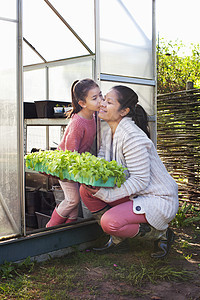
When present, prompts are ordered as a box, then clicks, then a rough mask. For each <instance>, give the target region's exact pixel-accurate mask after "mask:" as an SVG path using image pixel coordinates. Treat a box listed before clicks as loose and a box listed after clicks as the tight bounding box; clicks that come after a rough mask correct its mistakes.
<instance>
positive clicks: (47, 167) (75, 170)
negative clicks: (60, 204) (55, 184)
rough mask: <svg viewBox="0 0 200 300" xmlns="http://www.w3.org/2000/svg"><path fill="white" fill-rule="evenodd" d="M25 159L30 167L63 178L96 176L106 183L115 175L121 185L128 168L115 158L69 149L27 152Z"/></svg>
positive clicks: (117, 182) (78, 178)
mask: <svg viewBox="0 0 200 300" xmlns="http://www.w3.org/2000/svg"><path fill="white" fill-rule="evenodd" d="M25 159H26V166H27V167H28V168H31V169H33V170H36V171H43V172H44V173H46V174H51V175H54V176H58V177H59V178H60V179H61V180H63V179H64V178H67V179H71V180H74V181H78V182H81V181H80V179H82V178H84V179H85V180H86V179H90V178H94V179H95V181H98V180H99V179H102V181H103V182H104V183H106V182H107V181H108V180H109V178H110V177H114V178H115V179H114V183H115V184H117V186H118V187H120V186H121V184H122V183H123V182H124V181H125V178H126V177H125V173H124V171H125V170H126V168H124V167H123V166H122V165H121V164H120V165H119V164H117V162H116V161H114V160H112V161H110V162H108V161H106V160H105V159H104V158H99V157H96V156H94V155H92V154H90V153H89V152H85V153H82V154H80V153H78V152H76V151H74V152H71V151H69V150H66V151H61V150H54V151H39V152H33V153H30V154H27V155H26V156H25ZM64 172H65V173H66V172H67V177H64ZM68 175H69V176H68ZM70 175H71V176H70ZM81 183H83V182H81ZM84 183H86V182H84ZM86 184H87V183H86Z"/></svg>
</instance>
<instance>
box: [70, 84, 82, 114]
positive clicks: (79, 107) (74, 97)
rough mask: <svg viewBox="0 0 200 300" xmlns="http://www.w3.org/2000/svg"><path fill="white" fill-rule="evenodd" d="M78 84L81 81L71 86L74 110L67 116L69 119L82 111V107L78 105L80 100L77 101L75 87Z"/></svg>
mask: <svg viewBox="0 0 200 300" xmlns="http://www.w3.org/2000/svg"><path fill="white" fill-rule="evenodd" d="M78 82H79V80H75V81H74V82H73V83H72V86H71V98H72V110H71V111H70V112H69V114H68V115H67V116H68V118H71V117H72V116H73V115H74V114H77V113H78V112H79V111H81V109H82V107H81V106H80V105H79V104H78V101H79V100H78V99H77V96H76V92H75V87H76V84H77V83H78Z"/></svg>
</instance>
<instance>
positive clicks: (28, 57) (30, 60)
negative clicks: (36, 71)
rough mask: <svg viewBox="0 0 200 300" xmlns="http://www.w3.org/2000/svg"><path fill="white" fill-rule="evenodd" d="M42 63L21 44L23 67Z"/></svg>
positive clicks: (30, 50)
mask: <svg viewBox="0 0 200 300" xmlns="http://www.w3.org/2000/svg"><path fill="white" fill-rule="evenodd" d="M43 62H44V61H43V60H42V59H41V58H40V57H39V56H38V55H37V54H36V53H35V52H34V51H33V50H32V49H31V48H30V47H29V46H28V45H27V43H25V42H23V66H26V65H32V64H38V63H43Z"/></svg>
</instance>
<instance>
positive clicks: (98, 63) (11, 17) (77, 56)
mask: <svg viewBox="0 0 200 300" xmlns="http://www.w3.org/2000/svg"><path fill="white" fill-rule="evenodd" d="M0 28H1V41H2V43H1V44H2V47H1V58H0V60H1V63H0V86H1V95H0V107H1V110H0V116H1V117H0V140H1V145H0V172H1V176H0V263H3V262H4V261H5V260H7V261H19V260H22V259H25V258H26V257H28V256H30V257H41V256H42V255H46V254H49V253H51V254H55V255H56V253H65V251H68V250H69V248H70V247H72V246H74V245H79V246H80V247H83V248H84V247H87V245H88V243H92V242H93V241H94V240H96V239H97V238H98V236H99V234H101V229H100V227H99V226H98V224H97V222H96V221H95V220H94V219H93V218H92V215H91V214H90V212H89V211H88V210H87V209H86V207H84V205H83V204H82V205H81V207H80V208H79V221H78V222H76V223H75V224H74V225H65V226H64V225H62V226H56V227H55V228H45V223H43V222H45V216H46V215H47V216H48V214H47V213H46V211H47V210H49V211H50V210H51V209H52V207H53V206H54V205H55V199H56V196H55V194H56V193H55V190H56V188H55V187H56V186H57V179H56V178H52V177H47V176H45V175H43V174H41V173H38V172H35V171H31V170H28V169H27V168H26V166H25V161H24V156H25V155H26V154H27V153H30V152H31V151H33V149H34V150H35V149H36V150H38V149H42V150H45V149H49V150H53V149H56V145H57V144H58V143H59V141H60V138H61V136H62V134H63V132H64V130H65V128H66V126H67V124H68V120H67V119H66V118H65V117H62V116H59V117H56V115H55V114H54V113H53V106H56V105H57V104H60V105H63V106H70V105H71V95H70V88H71V85H72V83H73V82H74V81H75V80H77V79H83V78H92V79H94V80H95V81H96V82H97V83H98V84H99V86H100V88H101V90H102V93H103V94H105V93H106V92H107V91H108V90H109V89H110V88H111V87H112V86H114V85H116V84H122V85H127V86H130V87H131V88H133V89H134V90H135V91H136V93H137V94H138V96H139V103H141V104H142V106H143V107H144V108H145V110H146V111H147V113H148V116H149V126H150V131H151V139H152V140H153V141H154V143H155V144H156V67H155V66H156V55H155V53H156V41H155V0H152V1H149V0H109V1H106V0H84V1H82V0H73V1H64V0H57V1H55V0H50V1H48V0H34V1H33V0H26V1H23V0H9V1H8V0H7V1H6V0H4V1H1V3H0ZM49 105H50V106H51V107H50V108H49ZM41 107H42V109H43V111H42V112H41V111H39V108H41ZM48 109H50V110H48ZM98 126H100V127H102V126H103V124H102V122H98ZM99 132H101V131H100V130H97V138H96V145H95V147H94V153H95V154H96V152H97V151H98V147H99V140H100V133H99ZM42 217H43V218H42Z"/></svg>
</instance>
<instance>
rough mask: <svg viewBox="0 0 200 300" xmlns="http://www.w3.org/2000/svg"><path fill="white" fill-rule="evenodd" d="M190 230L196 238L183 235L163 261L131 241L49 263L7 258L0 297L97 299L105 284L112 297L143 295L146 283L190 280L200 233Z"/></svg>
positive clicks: (0, 270) (0, 273) (147, 247)
mask: <svg viewBox="0 0 200 300" xmlns="http://www.w3.org/2000/svg"><path fill="white" fill-rule="evenodd" d="M192 233H193V236H192V237H191V236H189V235H188V234H186V235H185V237H184V240H183V239H182V236H181V235H180V237H179V238H178V239H177V240H176V242H175V245H174V246H173V247H172V249H171V254H170V256H169V257H168V258H167V259H164V260H153V259H151V258H150V253H151V250H152V245H151V243H150V242H143V243H140V244H138V242H137V241H135V240H134V239H132V240H128V241H127V242H126V243H124V244H123V245H122V246H121V247H119V249H118V250H116V251H115V252H113V253H107V254H101V255H99V254H96V253H94V252H92V251H78V250H76V248H75V251H74V252H73V253H71V254H68V255H67V256H64V257H61V258H54V259H53V258H50V259H49V260H48V261H46V262H40V263H37V262H32V261H31V260H30V258H27V260H25V261H24V262H23V263H21V264H14V263H8V262H5V263H4V264H3V265H1V266H0V299H6V300H7V299H34V300H35V299H45V300H48V299H49V300H51V299H56V300H57V299H58V300H59V299H70V300H72V299H82V298H83V299H94V298H95V297H98V296H99V297H102V289H103V288H105V289H106V291H107V294H109V295H110V299H112V295H116V294H117V295H121V296H129V297H132V298H133V299H134V297H141V299H142V296H144V295H149V293H150V291H148V290H147V289H145V288H143V287H145V286H146V285H147V284H157V283H158V282H163V281H173V283H175V282H186V284H189V282H192V280H193V276H195V274H194V273H193V271H191V270H189V271H188V270H187V269H186V270H185V269H184V268H183V266H182V263H183V260H184V261H186V260H187V262H188V260H189V259H190V258H191V253H194V251H196V250H198V247H197V248H195V249H194V246H192V245H193V244H191V245H190V246H189V247H188V243H189V242H190V241H191V239H193V240H194V241H195V240H196V239H197V237H199V233H198V232H196V231H195V232H194V231H192ZM194 235H195V236H194ZM181 241H183V242H181ZM194 245H197V243H194ZM192 258H193V257H192ZM174 262H176V264H174ZM197 269H198V265H197ZM83 295H85V298H84V297H83ZM89 297H91V298H89Z"/></svg>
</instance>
